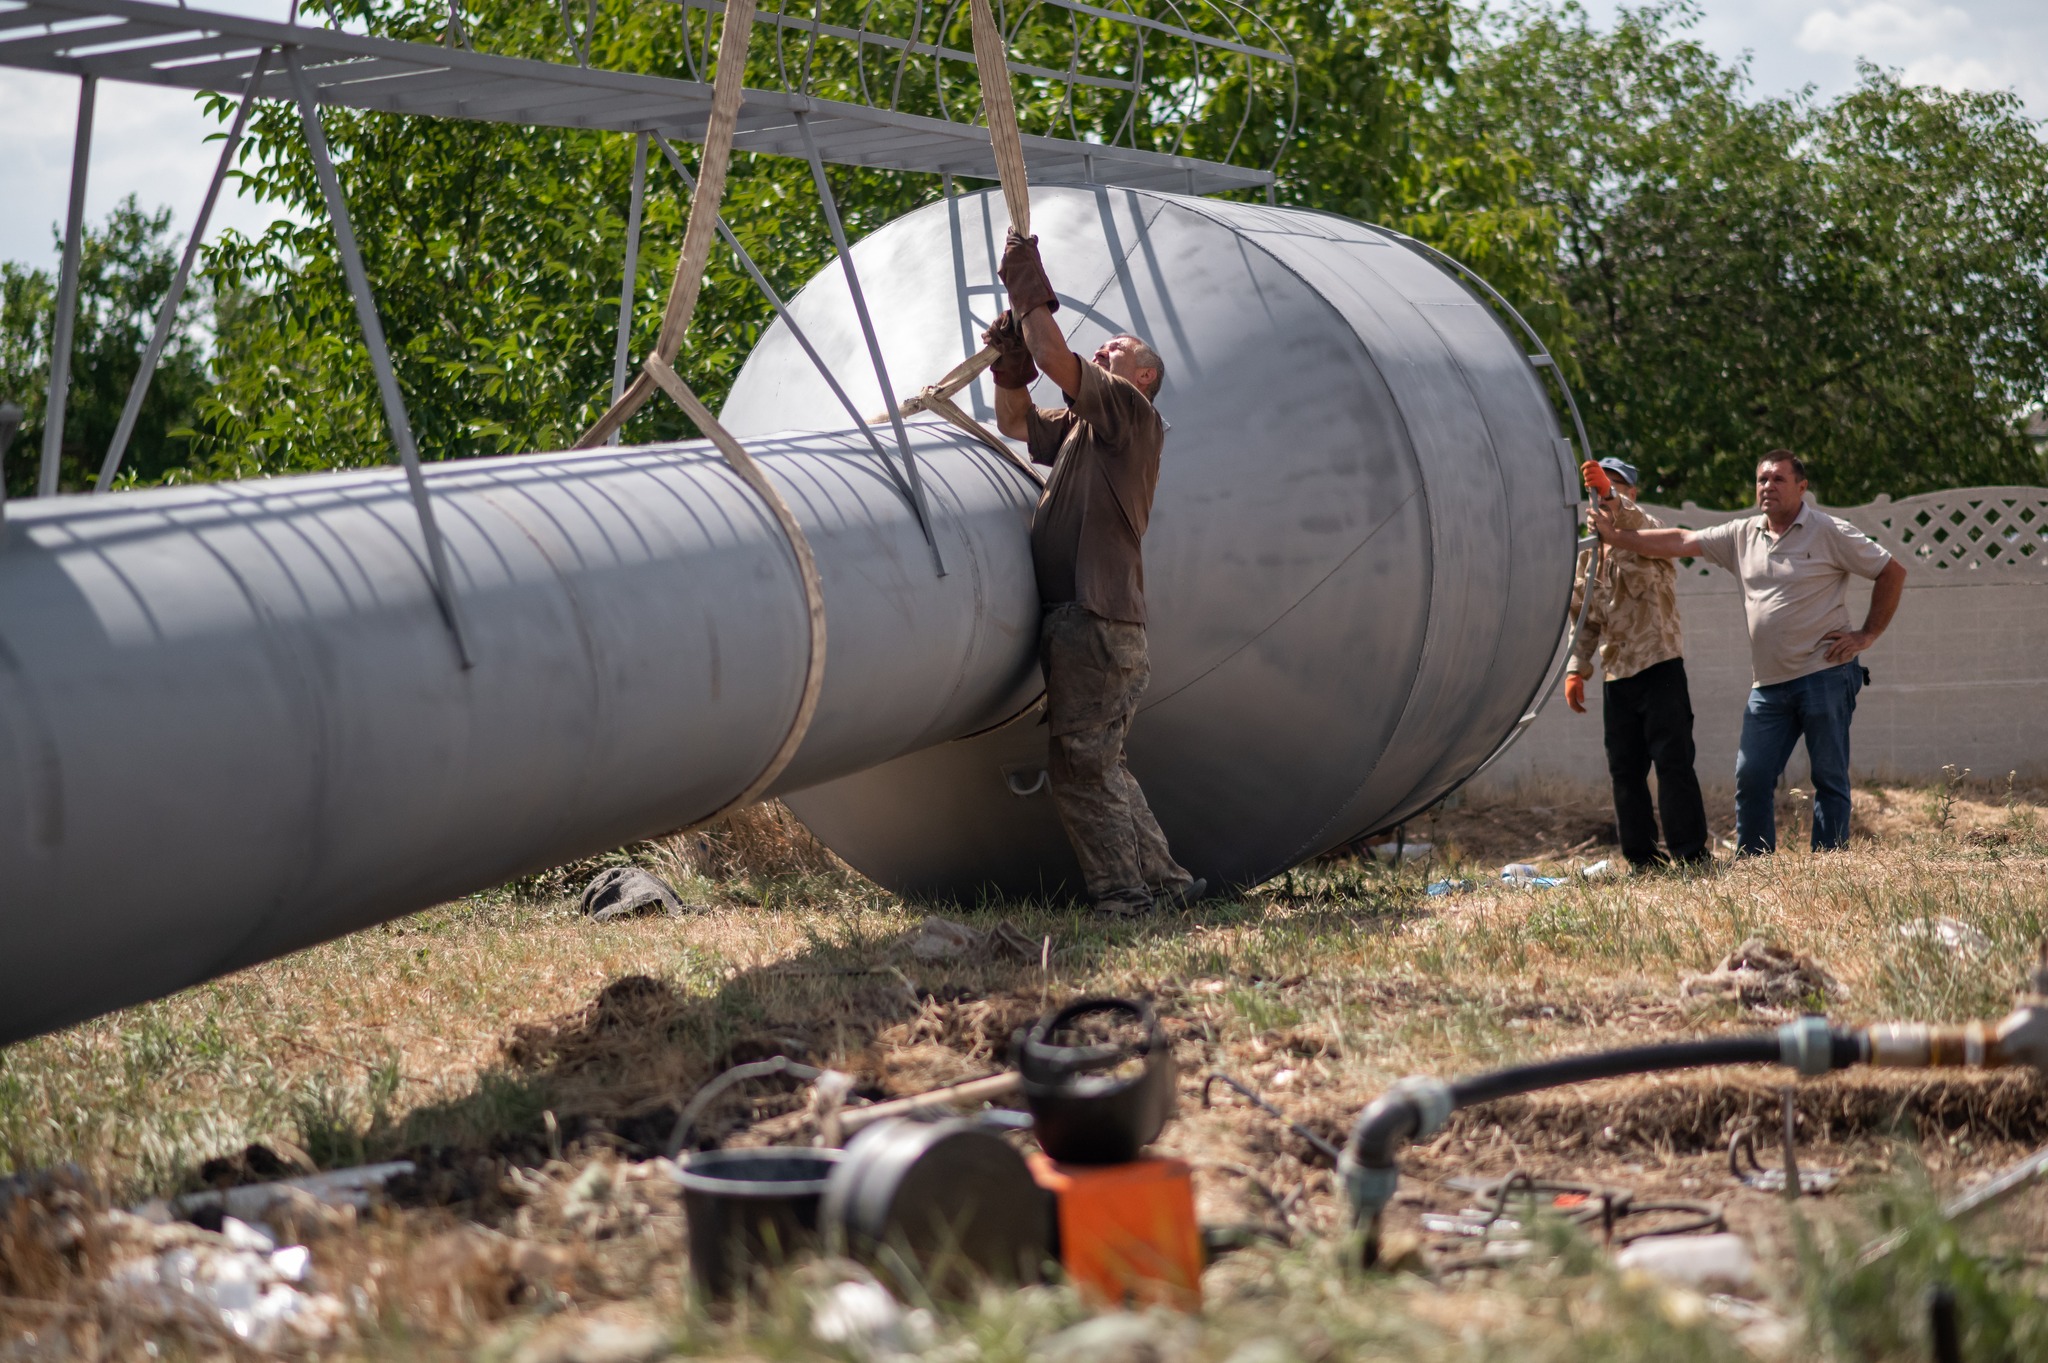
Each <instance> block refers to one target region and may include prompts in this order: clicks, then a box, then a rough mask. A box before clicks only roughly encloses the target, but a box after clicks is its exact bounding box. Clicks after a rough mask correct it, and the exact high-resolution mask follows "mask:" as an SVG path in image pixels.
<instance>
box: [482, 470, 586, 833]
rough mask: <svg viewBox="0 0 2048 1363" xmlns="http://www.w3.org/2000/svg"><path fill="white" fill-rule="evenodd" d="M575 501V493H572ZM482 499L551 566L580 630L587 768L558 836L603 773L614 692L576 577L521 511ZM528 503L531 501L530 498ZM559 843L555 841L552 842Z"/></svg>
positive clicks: (489, 496)
mask: <svg viewBox="0 0 2048 1363" xmlns="http://www.w3.org/2000/svg"><path fill="white" fill-rule="evenodd" d="M522 495H523V494H522ZM571 499H572V500H573V499H574V494H573V492H572V493H571ZM479 500H481V501H482V502H483V504H484V505H485V506H488V507H490V508H491V509H492V510H493V511H495V512H497V513H498V514H499V515H500V516H502V517H504V519H505V521H506V522H507V523H508V524H510V525H511V526H512V528H513V529H514V530H517V531H518V532H519V533H520V534H522V535H524V536H525V537H526V541H527V543H529V544H531V545H532V546H533V551H534V552H535V553H536V554H539V555H540V559H541V562H543V563H545V564H547V566H548V571H549V572H550V573H552V574H553V575H554V579H555V586H556V588H557V589H558V590H559V591H560V592H561V593H562V595H563V597H564V598H565V599H566V600H567V602H568V606H569V618H570V621H571V623H572V624H573V625H574V627H575V630H576V644H577V651H578V652H579V653H580V654H581V656H582V659H583V675H584V680H585V682H586V683H587V693H588V695H589V697H590V704H589V707H588V709H587V710H586V715H587V717H588V721H589V722H588V723H587V724H586V725H585V730H584V741H583V742H582V744H581V745H580V746H581V748H582V752H583V769H582V771H581V772H580V773H579V774H578V775H577V778H576V783H575V787H574V790H573V792H572V795H571V798H569V799H567V800H563V801H560V802H558V803H556V804H555V806H554V807H555V809H556V811H557V814H556V817H555V820H554V826H555V829H556V831H557V833H559V831H560V830H562V829H565V828H567V827H569V826H570V825H571V824H572V823H573V822H574V817H575V814H576V813H577V812H578V811H580V810H581V809H582V808H583V807H584V803H585V801H586V800H587V799H588V797H589V795H590V794H591V793H592V792H593V791H594V790H595V789H596V787H597V785H598V777H599V773H600V768H599V760H598V759H599V755H600V754H599V749H598V737H599V735H602V734H604V733H607V732H608V731H609V730H610V727H611V725H610V719H611V706H610V705H609V704H608V701H609V699H610V692H609V691H608V690H607V689H606V688H605V685H604V681H603V674H602V670H601V669H600V667H599V664H598V648H597V641H596V640H595V639H593V638H592V637H591V634H590V623H589V621H588V620H587V619H586V618H585V613H584V607H583V600H582V597H581V596H580V595H579V594H578V593H577V591H576V584H575V580H574V576H575V575H573V574H570V573H565V572H563V571H562V565H561V564H560V563H558V562H556V561H555V556H554V555H553V554H552V553H550V552H549V551H548V546H547V545H545V544H543V543H541V538H540V536H539V535H536V534H535V533H534V532H533V530H532V529H531V528H530V527H529V526H528V525H527V524H526V522H525V521H524V520H522V519H521V518H520V517H519V515H518V513H517V512H515V511H513V510H512V509H511V508H510V507H508V506H506V505H505V504H504V503H503V502H501V501H499V500H498V498H497V496H496V495H495V492H494V490H492V489H488V488H487V489H485V490H484V491H483V492H482V493H480V494H479ZM527 500H531V499H530V498H528V499H527ZM584 514H585V515H588V514H589V513H588V512H587V511H586V512H584ZM548 519H549V520H550V521H552V520H553V518H552V517H548ZM557 529H558V530H560V529H561V528H560V527H557ZM562 533H563V534H564V537H565V538H566V531H562ZM569 547H570V551H571V552H572V553H574V552H575V544H574V541H573V540H571V541H569ZM576 556H577V557H578V558H579V559H580V558H581V555H580V554H578V555H576ZM555 840H556V839H554V838H551V839H550V841H551V842H552V841H555Z"/></svg>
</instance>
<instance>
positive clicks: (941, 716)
mask: <svg viewBox="0 0 2048 1363" xmlns="http://www.w3.org/2000/svg"><path fill="white" fill-rule="evenodd" d="M906 424H908V423H906ZM928 424H930V425H933V426H939V425H940V423H928ZM934 433H935V434H943V435H944V436H946V437H948V438H950V440H951V442H952V448H953V449H954V450H955V451H957V452H958V453H960V454H963V455H966V456H967V457H968V458H969V460H970V461H971V462H972V463H974V464H976V465H979V464H980V463H981V462H982V461H983V460H986V459H989V458H992V457H994V452H993V451H991V450H989V449H988V448H987V447H986V446H985V445H983V444H982V443H981V442H980V441H977V440H973V439H971V438H970V437H968V436H967V435H966V434H965V433H964V432H962V431H960V430H958V429H957V428H955V427H952V426H944V427H943V429H942V430H936V431H935V432H934ZM927 462H928V464H929V471H930V478H931V481H930V482H928V483H926V484H925V488H926V491H927V492H928V493H929V494H930V496H931V499H932V500H933V501H934V502H936V501H937V500H938V498H939V497H940V495H941V494H943V495H944V496H945V497H946V498H947V499H948V500H949V509H950V510H951V512H952V516H951V518H950V520H949V522H948V523H949V524H951V525H952V526H953V533H954V534H955V535H957V536H958V538H959V544H960V549H961V552H962V555H963V556H964V558H965V559H966V562H967V575H968V579H969V583H970V586H969V591H970V593H971V594H972V597H973V610H972V613H971V616H970V619H969V622H968V627H967V631H966V638H965V639H964V640H963V641H962V643H961V646H960V649H959V652H958V654H957V656H955V657H954V659H953V665H952V669H951V671H952V676H953V684H952V686H950V687H949V688H947V691H946V695H945V698H944V699H943V700H941V701H940V702H939V703H938V704H937V705H936V706H934V707H933V710H932V720H931V722H930V723H929V724H927V725H926V726H925V727H924V728H923V729H921V730H919V731H918V734H917V736H916V737H915V738H913V739H911V740H910V742H909V743H908V744H906V745H905V746H904V747H903V748H902V749H901V750H899V751H898V753H897V754H896V755H897V756H902V755H903V754H904V753H910V752H916V751H918V750H919V749H921V748H926V747H930V746H932V745H933V744H934V743H936V742H942V741H943V740H938V739H931V738H929V737H928V736H929V735H930V733H931V732H932V730H933V729H936V728H938V727H939V726H940V725H941V724H942V723H943V722H944V721H945V717H946V714H947V712H948V711H949V710H951V709H952V707H953V702H954V701H956V700H957V699H959V696H960V693H961V691H962V690H964V689H965V688H966V685H967V662H968V660H969V659H970V658H972V657H974V655H975V654H976V653H977V652H978V651H979V649H980V644H981V638H982V633H983V629H984V626H985V625H986V622H987V616H988V584H987V582H986V580H985V579H984V577H983V575H982V565H981V555H980V554H979V553H977V552H976V551H975V543H974V540H973V537H972V536H970V535H969V534H968V533H967V527H966V506H965V503H963V502H962V501H961V499H960V497H959V495H958V494H957V493H956V492H955V491H954V490H953V485H952V483H951V482H950V481H949V480H948V479H947V478H946V477H945V476H943V475H942V473H941V472H940V470H939V467H938V465H937V462H936V461H927ZM1004 467H1006V468H1009V469H1010V471H1011V473H1012V474H1014V473H1015V469H1014V467H1012V466H1011V465H1010V464H1009V461H1007V460H1006V461H1004ZM938 519H939V518H938V516H937V514H936V512H935V513H934V515H933V517H932V521H933V524H934V525H937V523H938Z"/></svg>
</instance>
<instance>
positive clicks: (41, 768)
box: [0, 638, 64, 851]
mask: <svg viewBox="0 0 2048 1363" xmlns="http://www.w3.org/2000/svg"><path fill="white" fill-rule="evenodd" d="M0 682H4V683H5V684H6V689H7V690H8V691H11V692H12V693H13V694H14V695H15V696H16V697H17V698H18V699H19V702H20V703H19V704H16V705H8V706H5V707H0V722H4V723H6V724H7V726H8V728H9V729H10V730H11V731H12V732H13V734H14V735H15V742H16V744H17V745H18V746H19V749H20V752H21V757H22V769H21V775H22V781H21V795H22V801H23V803H24V805H25V806H26V807H25V808H24V809H23V810H22V813H23V814H24V815H25V816H26V817H27V820H28V827H27V829H26V830H25V831H26V832H27V834H28V840H29V843H30V844H31V845H32V846H36V847H41V848H43V849H44V850H46V851H54V850H55V849H57V848H59V847H62V846H63V845H64V759H63V755H62V754H61V753H60V752H59V751H58V748H57V740H56V737H55V736H54V735H53V734H52V733H51V732H50V718H49V715H48V714H47V713H46V712H45V711H44V708H43V706H42V703H41V702H40V701H38V700H37V699H36V691H35V687H34V685H33V684H31V682H30V681H29V677H28V673H27V672H26V671H25V670H24V669H23V668H22V665H21V660H20V659H19V658H17V657H16V656H15V655H14V650H13V649H11V648H9V647H8V646H7V640H6V639H5V638H0Z"/></svg>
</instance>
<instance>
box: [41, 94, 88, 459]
mask: <svg viewBox="0 0 2048 1363" xmlns="http://www.w3.org/2000/svg"><path fill="white" fill-rule="evenodd" d="M98 91H99V80H98V78H97V77H94V76H83V77H80V79H79V82H78V132H77V135H76V136H75V137H74V138H73V140H72V143H71V204H70V207H69V208H68V209H67V210H66V214H65V218H64V263H63V265H62V266H61V267H60V272H59V275H58V280H57V322H56V325H55V326H54V327H52V328H51V331H50V399H49V403H48V404H47V405H46V406H45V407H44V408H43V467H42V472H41V476H40V477H39V478H38V479H37V480H36V495H37V496H38V497H54V496H56V495H57V466H58V464H59V462H60V461H61V460H62V459H63V457H64V408H65V405H66V403H67V402H68V401H69V400H70V397H71V337H72V331H73V329H74V328H75V327H76V325H77V323H78V265H79V257H80V256H81V254H83V252H84V248H85V174H86V171H87V170H88V169H89V168H90V166H91V164H92V107H93V98H94V96H95V95H96V94H97V93H98Z"/></svg>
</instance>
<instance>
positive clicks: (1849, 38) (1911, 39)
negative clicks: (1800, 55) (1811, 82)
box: [1794, 0, 1971, 57]
mask: <svg viewBox="0 0 2048 1363" xmlns="http://www.w3.org/2000/svg"><path fill="white" fill-rule="evenodd" d="M1970 29H1971V22H1970V16H1969V14H1968V13H1966V12H1965V11H1963V10H1961V9H1959V8H1957V7H1956V6H1954V5H1933V4H1928V3H1926V2H1925V0H1874V3H1871V4H1867V5H1857V6H1855V7H1854V8H1852V9H1848V10H1845V11H1837V10H1832V9H1823V10H1816V11H1815V12H1814V13H1812V14H1809V15H1807V16H1806V22H1805V23H1803V24H1801V25H1800V26H1799V36H1798V37H1797V38H1796V39H1794V41H1795V42H1797V43H1798V45H1799V47H1800V48H1801V50H1803V51H1807V52H1825V53H1832V54H1834V55H1837V56H1844V57H1887V56H1891V57H1907V56H1913V55H1915V54H1924V53H1927V51H1928V49H1929V48H1934V47H1941V46H1946V45H1948V44H1951V43H1954V42H1957V41H1963V40H1967V38H1968V36H1969V33H1970Z"/></svg>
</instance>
